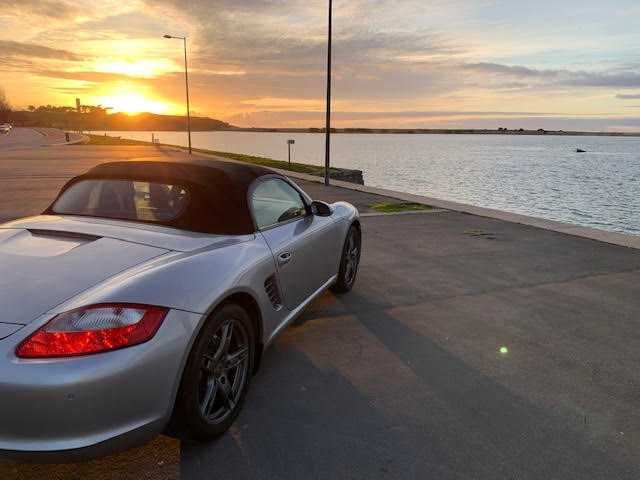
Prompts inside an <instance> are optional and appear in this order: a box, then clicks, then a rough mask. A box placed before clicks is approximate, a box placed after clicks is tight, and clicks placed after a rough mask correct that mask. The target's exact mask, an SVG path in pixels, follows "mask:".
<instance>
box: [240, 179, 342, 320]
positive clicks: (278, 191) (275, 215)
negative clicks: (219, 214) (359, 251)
mask: <svg viewBox="0 0 640 480" xmlns="http://www.w3.org/2000/svg"><path fill="white" fill-rule="evenodd" d="M250 203H251V208H252V212H253V216H254V220H255V222H256V226H257V227H258V229H259V230H260V232H261V234H262V235H263V236H264V239H265V241H266V242H267V244H268V245H269V247H270V248H271V251H272V253H273V256H274V259H275V262H276V266H277V271H278V278H279V281H280V286H281V288H282V295H283V298H284V303H285V306H286V307H287V308H288V309H289V310H293V309H295V308H296V307H297V306H299V305H300V304H301V303H302V302H304V301H305V300H306V299H307V298H309V296H310V295H312V294H313V293H315V292H316V291H317V290H318V289H319V288H320V287H322V286H323V285H324V284H325V283H326V282H327V281H328V280H329V279H330V278H331V276H332V275H335V271H334V270H336V254H335V250H336V247H337V245H334V244H335V243H336V239H335V237H336V235H334V234H332V229H333V228H334V225H333V219H332V218H331V217H320V216H316V215H313V214H311V213H310V209H309V208H308V205H307V203H306V200H305V199H304V198H303V196H302V195H301V193H300V192H299V191H298V190H297V189H296V188H295V187H294V186H293V185H291V184H290V183H289V182H287V181H285V180H284V179H282V178H280V177H266V178H263V179H261V180H259V181H258V183H257V184H256V185H255V186H254V188H253V189H252V192H251V196H250Z"/></svg>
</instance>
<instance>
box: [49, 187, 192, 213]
mask: <svg viewBox="0 0 640 480" xmlns="http://www.w3.org/2000/svg"><path fill="white" fill-rule="evenodd" d="M188 202H189V195H188V192H187V190H186V189H185V188H183V187H181V186H178V185H170V184H166V183H154V182H145V181H137V180H113V179H95V180H81V181H79V182H78V183H75V184H74V185H72V186H71V187H69V188H68V189H67V190H65V191H64V192H63V193H62V194H61V195H60V197H59V198H58V199H57V200H56V201H55V203H54V204H53V207H52V211H53V212H54V213H57V214H60V215H86V216H92V217H104V218H113V219H120V220H134V221H142V222H155V223H164V222H170V221H172V220H175V219H176V218H178V217H179V216H180V215H181V214H182V213H183V212H184V211H185V208H186V207H187V204H188Z"/></svg>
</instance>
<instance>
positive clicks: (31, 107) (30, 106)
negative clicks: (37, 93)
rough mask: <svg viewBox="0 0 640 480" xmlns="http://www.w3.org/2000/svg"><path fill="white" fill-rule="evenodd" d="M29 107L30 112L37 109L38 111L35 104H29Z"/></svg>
mask: <svg viewBox="0 0 640 480" xmlns="http://www.w3.org/2000/svg"><path fill="white" fill-rule="evenodd" d="M27 109H28V110H29V111H30V112H35V111H36V107H35V106H34V105H29V107H27Z"/></svg>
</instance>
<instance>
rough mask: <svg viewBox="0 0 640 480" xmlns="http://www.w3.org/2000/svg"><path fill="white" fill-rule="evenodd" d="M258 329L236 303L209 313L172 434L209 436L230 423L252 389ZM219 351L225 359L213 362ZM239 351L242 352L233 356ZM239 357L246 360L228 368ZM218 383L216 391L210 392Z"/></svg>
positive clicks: (183, 384) (192, 355) (178, 401)
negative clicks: (231, 370) (229, 332)
mask: <svg viewBox="0 0 640 480" xmlns="http://www.w3.org/2000/svg"><path fill="white" fill-rule="evenodd" d="M229 324H231V326H229ZM225 328H226V329H227V330H225ZM229 329H230V331H231V336H230V338H229V340H228V342H225V343H228V346H227V348H226V350H225V348H224V345H222V343H221V340H222V338H223V337H224V335H225V332H228V331H229ZM253 330H254V329H253V323H252V321H251V318H250V317H249V314H248V313H247V312H246V310H245V309H244V308H242V307H241V306H239V305H236V304H233V303H228V304H226V305H223V306H221V307H219V308H218V309H217V310H216V311H214V313H213V314H212V315H211V316H210V317H209V319H208V320H207V322H206V324H205V325H204V326H203V327H202V331H201V332H200V334H199V335H198V337H197V338H196V341H195V342H194V345H193V347H192V349H191V353H190V354H189V358H188V360H187V365H186V366H185V370H184V373H183V375H182V382H181V385H180V390H179V391H178V396H177V398H176V404H175V407H174V413H173V417H172V419H171V422H170V426H169V428H168V433H169V434H171V435H174V436H177V437H180V438H183V439H191V440H196V441H207V440H213V439H215V438H217V437H219V436H220V435H222V434H223V433H224V432H226V431H227V430H228V429H229V427H231V425H232V424H233V422H234V420H235V419H236V417H237V416H238V414H239V413H240V410H241V409H242V405H243V404H244V401H245V398H246V395H247V391H248V389H249V383H250V380H251V372H252V371H253V363H254V356H255V332H254V331H253ZM234 335H235V338H234ZM242 345H244V346H246V359H245V358H244V357H243V355H240V352H241V346H242ZM234 349H235V351H234ZM229 351H231V353H229ZM218 354H220V358H219V359H218V362H217V363H214V360H215V357H216V356H217V355H218ZM234 354H238V355H239V356H238V357H237V358H234V359H233V360H230V357H232V356H233V355H234ZM241 357H242V358H241ZM236 360H237V361H239V362H240V361H242V364H241V365H240V366H239V367H238V368H237V370H235V373H233V374H231V373H229V372H230V370H225V369H224V367H225V366H228V365H230V364H231V362H233V361H236ZM245 360H246V361H245ZM222 364H224V366H223V365H222ZM239 375H240V376H241V377H239ZM236 387H237V390H236ZM214 388H215V391H214V392H213V393H211V390H212V389H214ZM208 407H210V408H208ZM223 409H226V411H223ZM205 410H206V411H207V412H208V413H209V415H207V414H206V413H205Z"/></svg>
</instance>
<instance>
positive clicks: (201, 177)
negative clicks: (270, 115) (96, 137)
mask: <svg viewBox="0 0 640 480" xmlns="http://www.w3.org/2000/svg"><path fill="white" fill-rule="evenodd" d="M266 175H269V176H278V175H277V174H275V172H273V171H272V170H268V169H266V168H262V167H259V166H256V165H247V164H240V163H234V162H225V161H220V160H214V159H202V158H198V157H196V158H193V159H192V158H189V159H175V160H168V161H155V160H135V161H123V162H110V163H104V164H102V165H98V166H96V167H93V168H92V169H91V170H89V171H88V172H87V173H85V174H83V175H80V176H78V177H75V178H73V179H71V180H70V181H69V182H68V183H67V184H66V185H65V186H64V187H63V188H62V191H61V193H60V194H59V195H58V198H57V199H56V200H55V201H54V203H53V204H52V205H51V206H50V207H49V208H47V209H46V210H45V211H44V214H46V215H52V214H53V215H64V214H67V215H74V214H75V215H87V216H98V217H106V218H114V219H122V220H134V221H140V222H151V223H157V224H160V225H164V226H167V227H173V228H178V229H181V230H189V231H193V232H202V233H207V234H220V235H246V234H251V233H254V232H255V231H256V228H255V223H254V221H253V217H252V215H251V211H250V208H249V201H248V196H249V190H250V187H251V185H252V184H253V182H254V181H255V180H256V179H258V178H262V177H264V176H266Z"/></svg>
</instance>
